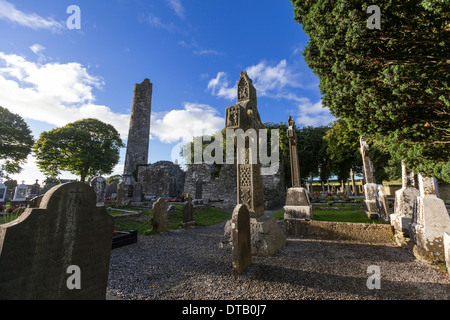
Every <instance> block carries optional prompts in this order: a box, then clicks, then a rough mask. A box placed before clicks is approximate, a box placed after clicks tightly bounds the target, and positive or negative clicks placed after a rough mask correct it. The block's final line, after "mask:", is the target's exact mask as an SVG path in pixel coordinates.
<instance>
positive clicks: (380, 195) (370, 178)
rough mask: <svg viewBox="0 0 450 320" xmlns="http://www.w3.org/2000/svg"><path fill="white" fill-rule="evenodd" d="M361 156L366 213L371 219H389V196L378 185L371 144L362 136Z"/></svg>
mask: <svg viewBox="0 0 450 320" xmlns="http://www.w3.org/2000/svg"><path fill="white" fill-rule="evenodd" d="M360 145H361V149H360V152H361V156H362V160H363V170H364V180H365V184H364V204H365V207H366V208H365V213H366V216H367V217H368V218H369V219H380V220H384V221H389V218H390V217H389V211H388V210H386V208H388V206H387V198H386V193H385V192H384V188H383V186H382V185H377V184H376V181H375V175H374V174H375V169H374V167H373V163H372V160H370V157H369V149H370V148H369V145H368V144H367V142H366V140H365V139H364V138H363V137H361V138H360Z"/></svg>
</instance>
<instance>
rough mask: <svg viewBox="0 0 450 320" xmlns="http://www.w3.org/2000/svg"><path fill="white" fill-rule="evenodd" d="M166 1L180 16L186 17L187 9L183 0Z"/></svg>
mask: <svg viewBox="0 0 450 320" xmlns="http://www.w3.org/2000/svg"><path fill="white" fill-rule="evenodd" d="M166 3H167V5H168V6H169V7H170V8H171V9H172V10H173V11H174V12H175V14H176V15H177V16H178V17H180V18H182V19H184V14H185V9H184V7H183V5H182V4H181V0H166Z"/></svg>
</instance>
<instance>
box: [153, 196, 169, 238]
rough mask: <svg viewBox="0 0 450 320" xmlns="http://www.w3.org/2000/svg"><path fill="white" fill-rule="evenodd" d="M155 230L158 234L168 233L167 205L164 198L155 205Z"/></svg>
mask: <svg viewBox="0 0 450 320" xmlns="http://www.w3.org/2000/svg"><path fill="white" fill-rule="evenodd" d="M153 228H154V229H155V231H156V232H158V233H160V232H166V231H167V203H166V201H165V200H164V199H163V198H159V199H158V201H156V202H155V203H154V204H153Z"/></svg>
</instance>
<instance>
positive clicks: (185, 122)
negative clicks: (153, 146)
mask: <svg viewBox="0 0 450 320" xmlns="http://www.w3.org/2000/svg"><path fill="white" fill-rule="evenodd" d="M224 126H225V120H224V118H222V117H220V114H219V112H218V111H217V110H216V109H214V108H213V107H211V106H209V105H206V104H198V103H189V102H185V103H184V104H183V109H181V110H171V111H169V112H167V113H165V114H160V115H156V116H153V117H152V122H151V125H150V132H151V135H152V137H156V138H158V139H159V140H160V141H162V142H164V143H174V142H178V141H180V140H181V141H182V142H184V143H186V142H190V141H192V138H193V137H194V136H198V135H211V134H214V133H215V132H217V131H218V130H221V129H223V127H224Z"/></svg>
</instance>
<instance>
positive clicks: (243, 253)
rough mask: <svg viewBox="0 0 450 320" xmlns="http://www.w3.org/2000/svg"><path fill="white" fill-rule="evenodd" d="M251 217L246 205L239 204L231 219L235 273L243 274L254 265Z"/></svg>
mask: <svg viewBox="0 0 450 320" xmlns="http://www.w3.org/2000/svg"><path fill="white" fill-rule="evenodd" d="M250 237H251V236H250V215H249V212H248V209H247V206H246V205H243V204H238V205H237V206H236V207H235V208H234V210H233V214H232V217H231V243H232V259H233V272H234V273H235V274H237V275H240V274H242V273H243V272H244V271H245V270H246V269H247V268H248V267H249V266H250V265H251V263H252V248H251V240H250Z"/></svg>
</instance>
